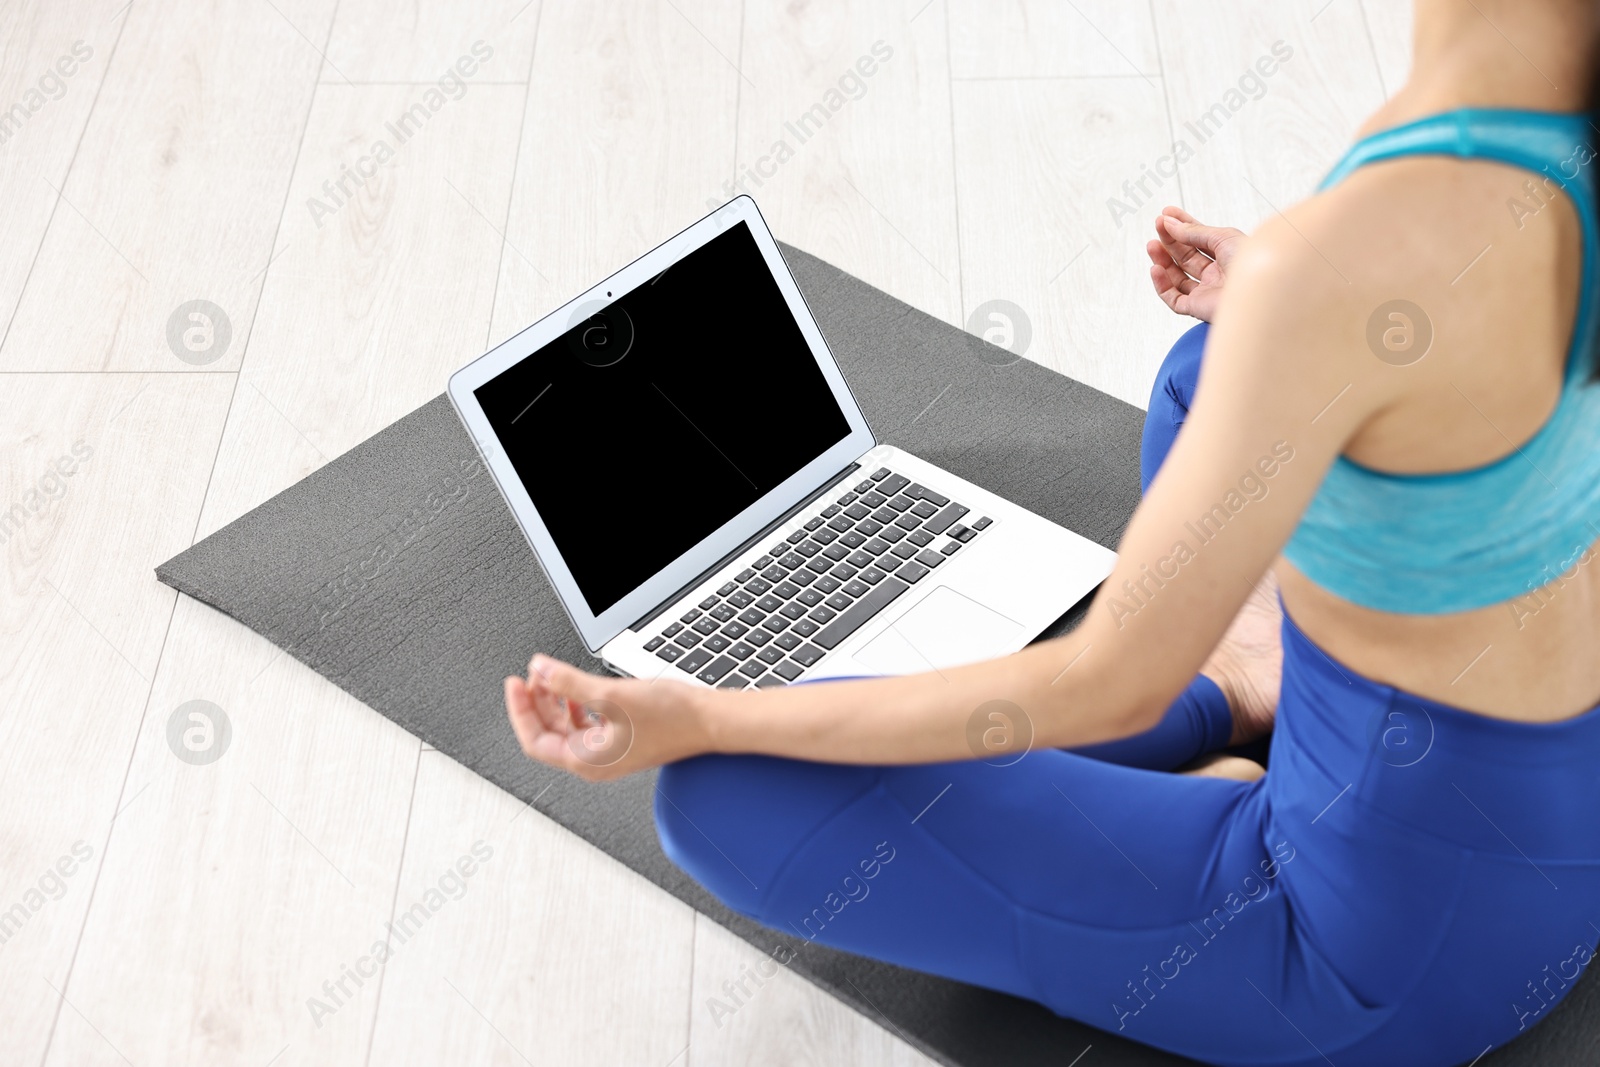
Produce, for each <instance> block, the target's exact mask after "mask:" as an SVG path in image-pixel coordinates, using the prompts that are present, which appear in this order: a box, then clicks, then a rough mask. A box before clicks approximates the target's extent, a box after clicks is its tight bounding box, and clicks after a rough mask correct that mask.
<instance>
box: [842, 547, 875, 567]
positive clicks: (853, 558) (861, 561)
mask: <svg viewBox="0 0 1600 1067" xmlns="http://www.w3.org/2000/svg"><path fill="white" fill-rule="evenodd" d="M873 558H874V557H873V556H871V555H869V554H868V553H866V552H864V551H863V550H861V549H859V548H858V549H856V550H855V551H854V552H852V553H850V554H849V555H848V556H846V557H845V558H844V560H845V562H846V563H848V564H850V566H852V567H854V568H856V569H857V570H860V569H861V568H862V567H870V566H872V560H873Z"/></svg>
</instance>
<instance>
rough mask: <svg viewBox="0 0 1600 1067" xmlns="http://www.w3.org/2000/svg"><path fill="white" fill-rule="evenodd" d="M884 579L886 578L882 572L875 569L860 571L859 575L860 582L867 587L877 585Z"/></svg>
mask: <svg viewBox="0 0 1600 1067" xmlns="http://www.w3.org/2000/svg"><path fill="white" fill-rule="evenodd" d="M885 577H887V575H885V574H884V572H883V571H880V570H879V569H878V568H876V567H867V568H865V569H864V570H862V572H861V574H860V578H861V580H862V581H863V582H866V583H867V584H868V585H877V584H878V583H879V582H881V581H883V580H884V578H885Z"/></svg>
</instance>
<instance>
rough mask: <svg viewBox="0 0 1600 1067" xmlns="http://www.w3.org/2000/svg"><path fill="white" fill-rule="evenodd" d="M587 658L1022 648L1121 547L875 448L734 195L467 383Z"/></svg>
mask: <svg viewBox="0 0 1600 1067" xmlns="http://www.w3.org/2000/svg"><path fill="white" fill-rule="evenodd" d="M449 392H450V399H451V402H452V403H453V404H454V405H455V409H456V412H457V413H458V414H459V415H460V417H461V420H462V422H463V423H464V424H465V425H466V427H467V429H468V431H469V432H470V433H471V435H472V437H473V440H474V441H476V442H477V445H478V448H479V451H480V453H481V455H482V456H483V460H484V462H485V465H486V466H487V467H488V469H489V471H490V473H491V474H492V475H493V477H494V480H495V484H496V485H497V486H498V487H499V489H500V491H501V493H502V494H503V495H504V497H505V499H506V503H507V504H508V505H509V506H510V508H511V512H512V514H513V515H514V516H515V517H516V520H517V523H518V524H519V525H520V526H521V527H522V531H523V533H524V534H525V535H526V536H527V539H528V543H529V544H530V545H531V546H532V548H533V551H534V553H535V554H536V555H537V556H538V559H539V563H540V565H541V566H542V567H543V568H544V572H545V574H546V575H547V576H548V578H549V580H550V584H551V586H552V587H554V589H555V592H556V595H557V596H558V597H559V598H560V600H561V604H562V606H563V607H564V608H565V609H566V612H567V614H568V616H569V617H570V618H571V620H572V624H573V626H574V627H575V628H576V629H577V631H578V633H579V634H580V635H581V636H582V638H583V641H584V644H585V645H586V646H587V647H588V649H589V650H590V651H591V652H593V653H597V654H598V655H599V657H600V659H601V660H602V662H604V663H605V665H606V667H607V668H608V669H610V670H612V671H614V672H616V673H619V674H622V675H628V676H633V677H641V678H659V677H669V678H675V679H678V680H680V681H684V682H690V683H693V684H699V685H707V686H717V687H719V688H725V689H749V688H767V687H771V686H781V685H790V684H793V683H795V682H801V681H808V680H813V679H823V678H838V677H846V676H871V675H886V674H905V673H913V672H918V671H927V670H939V669H942V668H945V667H949V666H954V665H956V664H960V663H966V662H971V661H975V660H980V659H986V658H990V657H993V656H998V655H1003V654H1005V653H1009V652H1013V651H1016V650H1017V649H1019V648H1021V647H1023V646H1024V645H1026V644H1027V643H1028V642H1029V641H1031V640H1032V639H1033V638H1034V637H1036V636H1038V635H1039V634H1040V633H1041V632H1042V631H1043V630H1044V629H1045V627H1047V626H1049V625H1050V624H1051V623H1052V622H1054V621H1055V620H1056V619H1058V618H1060V617H1061V615H1062V614H1064V613H1065V612H1066V611H1067V609H1068V608H1070V607H1071V606H1072V605H1073V604H1074V603H1076V602H1077V601H1078V600H1080V599H1081V598H1082V597H1084V596H1085V595H1087V594H1088V593H1089V592H1091V591H1092V590H1093V589H1094V588H1095V587H1096V586H1097V585H1098V584H1099V583H1100V582H1101V581H1102V580H1104V579H1105V577H1106V576H1107V575H1109V574H1110V573H1111V568H1112V564H1113V562H1114V560H1115V554H1114V553H1112V552H1110V551H1108V550H1107V549H1105V548H1102V547H1101V546H1099V545H1097V544H1094V543H1093V542H1091V541H1089V540H1086V539H1085V538H1083V537H1080V536H1078V535H1077V534H1074V533H1072V532H1071V531H1069V530H1066V529H1064V528H1062V527H1061V526H1058V525H1056V524H1055V523H1053V522H1049V521H1047V520H1046V519H1043V518H1041V517H1040V516H1038V515H1035V514H1033V513H1032V512H1029V511H1027V510H1026V509H1024V508H1021V507H1018V506H1017V505H1016V504H1013V503H1011V502H1009V501H1007V500H1003V499H1001V498H1000V497H999V496H996V495H995V494H994V493H991V492H989V491H988V490H987V489H984V488H983V487H982V486H980V485H977V484H975V483H973V482H970V481H967V480H966V479H965V478H959V477H957V476H956V475H954V474H951V473H950V472H949V471H946V470H943V469H941V468H939V467H937V466H935V465H933V464H931V463H929V462H927V461H925V460H923V459H920V458H918V457H917V456H914V455H912V454H910V453H908V452H905V451H903V450H901V449H899V448H896V447H894V446H891V445H886V444H882V443H880V442H879V441H878V440H877V439H876V437H875V436H874V435H873V431H872V428H871V427H870V426H868V425H867V420H866V417H865V416H864V415H863V414H862V412H861V408H860V406H859V405H858V404H857V403H856V400H855V397H854V396H853V395H852V394H851V392H850V386H849V383H847V382H846V381H845V377H844V375H843V374H842V373H841V372H840V370H839V366H838V364H837V363H836V362H835V361H834V358H833V355H832V353H831V352H830V351H829V349H828V342H827V340H826V339H825V338H824V337H823V335H822V331H821V330H820V329H819V328H818V326H817V322H816V319H815V318H814V317H813V316H812V314H811V311H810V309H809V308H808V307H807V305H806V299H805V296H804V295H803V294H802V293H801V292H800V289H799V287H798V286H797V285H796V284H795V280H794V277H793V276H792V275H791V274H790V272H789V268H788V266H787V265H786V264H785V262H784V259H783V255H782V253H781V252H780V251H779V248H778V245H777V242H776V241H775V240H774V239H773V236H772V234H771V232H770V231H769V230H768V229H767V226H766V223H765V222H764V221H763V219H762V217H761V214H760V212H759V211H758V210H757V208H756V205H755V202H754V201H753V200H752V199H751V198H750V197H748V196H741V197H738V198H737V199H735V200H732V201H730V202H729V203H728V204H726V205H724V206H723V207H721V208H719V209H718V210H716V211H715V212H713V213H712V214H710V215H708V216H707V217H705V218H703V219H701V220H700V221H699V222H697V223H695V224H694V225H692V226H690V227H689V228H688V229H686V230H684V231H683V232H682V233H680V234H678V235H677V236H675V237H673V238H672V239H671V240H669V241H667V242H666V243H665V244H663V245H661V246H660V247H659V248H656V249H655V250H654V251H652V252H649V253H648V254H646V255H644V256H642V257H640V258H639V259H637V260H635V261H634V262H633V263H630V264H629V265H628V266H626V267H624V268H622V269H621V270H619V271H617V272H616V273H615V274H613V275H612V276H611V277H609V278H607V279H606V280H605V281H603V282H601V283H599V284H598V285H596V286H594V287H593V288H591V289H590V290H589V291H587V292H585V293H582V294H580V295H579V296H577V297H576V298H574V299H573V300H571V301H570V302H568V303H567V304H565V305H564V306H562V307H561V308H559V309H558V310H556V311H555V312H553V313H551V314H550V315H547V316H546V317H545V318H543V319H541V320H539V321H538V322H536V323H534V324H533V325H532V326H529V327H528V328H527V329H525V330H523V331H522V332H521V333H519V334H517V335H516V336H515V337H512V338H511V339H510V340H508V341H506V342H505V343H504V344H501V345H499V346H498V347H496V348H495V349H493V350H492V351H490V352H488V353H487V354H485V355H483V356H481V357H479V358H478V359H476V360H474V361H473V362H472V363H471V364H469V365H468V366H466V367H464V368H463V369H461V370H460V371H458V372H456V373H455V374H454V375H452V376H451V378H450V389H449Z"/></svg>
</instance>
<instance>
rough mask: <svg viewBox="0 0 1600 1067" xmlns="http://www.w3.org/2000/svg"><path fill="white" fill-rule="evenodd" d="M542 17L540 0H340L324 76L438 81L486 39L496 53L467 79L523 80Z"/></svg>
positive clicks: (355, 79) (342, 80)
mask: <svg viewBox="0 0 1600 1067" xmlns="http://www.w3.org/2000/svg"><path fill="white" fill-rule="evenodd" d="M538 24H539V0H531V2H530V0H490V2H485V3H474V4H447V3H431V4H406V5H397V4H393V3H385V2H384V0H342V2H341V3H340V4H339V11H338V14H337V15H336V16H335V18H334V23H333V36H332V37H331V38H330V39H329V41H328V66H327V67H325V68H324V69H323V71H322V80H323V81H324V82H332V83H334V84H338V85H346V84H348V83H349V82H356V83H357V84H360V83H363V82H431V81H437V80H438V79H439V78H441V77H442V76H444V75H445V74H446V72H447V71H449V70H450V69H451V68H452V67H454V65H455V64H456V62H457V61H458V60H459V59H460V58H461V57H462V56H464V55H465V56H472V54H473V53H472V46H473V45H474V44H476V43H478V42H482V44H484V45H487V46H488V49H489V51H490V52H491V53H492V54H491V56H490V58H489V59H488V60H487V61H486V62H485V63H484V64H483V69H482V70H480V71H478V72H477V73H475V74H473V75H472V77H471V79H469V80H470V81H473V82H476V83H479V84H483V83H489V82H524V81H526V80H527V77H528V67H529V65H530V64H531V63H532V62H533V42H534V34H535V31H536V28H537V26H538ZM471 66H472V64H470V63H469V64H467V69H470V67H471ZM347 79H348V81H347Z"/></svg>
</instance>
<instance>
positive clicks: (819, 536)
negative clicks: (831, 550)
mask: <svg viewBox="0 0 1600 1067" xmlns="http://www.w3.org/2000/svg"><path fill="white" fill-rule="evenodd" d="M811 539H812V540H813V541H815V542H816V543H817V544H819V545H831V544H833V542H835V541H837V540H839V532H838V531H837V530H830V529H828V528H827V527H826V526H824V527H823V528H822V529H820V530H818V531H817V532H816V533H814V534H812V535H811Z"/></svg>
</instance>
